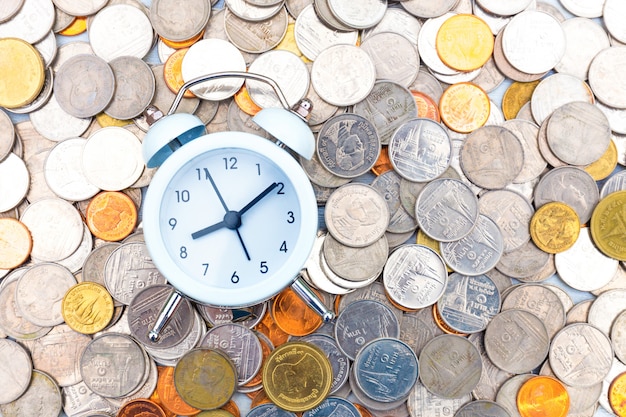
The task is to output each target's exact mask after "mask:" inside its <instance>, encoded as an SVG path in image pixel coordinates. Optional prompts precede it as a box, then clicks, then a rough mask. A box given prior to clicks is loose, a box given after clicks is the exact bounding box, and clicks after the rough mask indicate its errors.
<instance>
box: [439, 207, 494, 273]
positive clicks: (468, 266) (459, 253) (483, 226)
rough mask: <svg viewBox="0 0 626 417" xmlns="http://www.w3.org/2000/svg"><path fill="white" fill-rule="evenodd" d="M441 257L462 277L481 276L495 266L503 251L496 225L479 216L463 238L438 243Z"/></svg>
mask: <svg viewBox="0 0 626 417" xmlns="http://www.w3.org/2000/svg"><path fill="white" fill-rule="evenodd" d="M440 250H441V256H442V257H443V259H444V260H445V261H446V264H447V265H448V266H450V268H452V269H453V270H455V271H456V272H458V273H460V274H464V275H472V276H474V275H481V274H484V273H486V272H488V271H489V270H491V269H492V268H494V267H495V266H496V264H497V263H498V262H499V260H500V257H501V256H502V253H503V250H504V239H503V236H502V232H500V228H499V227H498V225H497V224H496V223H495V222H494V221H493V220H491V219H490V218H489V217H487V216H484V215H481V214H479V215H478V220H477V221H476V225H475V226H474V228H473V229H472V231H471V232H470V233H469V234H468V235H467V236H465V237H462V238H461V239H459V240H455V241H452V242H441V243H440Z"/></svg>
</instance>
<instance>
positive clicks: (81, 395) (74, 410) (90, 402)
mask: <svg viewBox="0 0 626 417" xmlns="http://www.w3.org/2000/svg"><path fill="white" fill-rule="evenodd" d="M61 395H62V398H63V411H64V412H65V414H67V415H68V416H73V415H82V414H83V413H84V414H88V415H93V416H94V417H104V416H109V415H111V414H113V413H114V412H115V410H117V407H114V406H113V404H111V403H110V402H109V401H108V400H106V399H104V398H103V397H101V396H100V395H98V394H96V393H95V392H93V391H92V390H90V389H89V387H87V384H85V383H84V382H83V381H81V382H79V383H77V384H74V385H70V386H67V387H63V390H62V392H61Z"/></svg>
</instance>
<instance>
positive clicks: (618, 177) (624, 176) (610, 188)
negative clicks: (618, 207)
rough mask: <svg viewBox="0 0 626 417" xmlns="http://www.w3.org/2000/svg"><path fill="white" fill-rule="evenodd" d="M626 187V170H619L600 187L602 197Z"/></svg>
mask: <svg viewBox="0 0 626 417" xmlns="http://www.w3.org/2000/svg"><path fill="white" fill-rule="evenodd" d="M625 189H626V171H619V172H616V173H615V174H613V175H611V176H610V177H609V178H608V179H607V180H606V182H605V183H604V184H603V185H602V188H601V189H600V199H603V198H604V197H606V196H608V195H609V194H611V193H614V192H616V191H621V190H625Z"/></svg>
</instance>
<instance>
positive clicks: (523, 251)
mask: <svg viewBox="0 0 626 417" xmlns="http://www.w3.org/2000/svg"><path fill="white" fill-rule="evenodd" d="M548 262H550V254H549V253H547V252H544V251H542V250H541V249H539V248H538V247H537V246H536V245H535V244H534V243H533V242H532V240H528V241H527V242H526V243H523V244H522V245H521V246H520V247H518V248H517V249H515V250H511V251H509V252H505V253H503V254H502V257H501V258H500V262H498V264H497V265H496V268H497V269H498V271H500V272H501V273H503V274H505V275H508V276H510V277H512V278H517V279H525V278H528V277H532V276H533V275H535V274H537V273H539V272H540V271H541V270H542V269H543V268H544V267H545V266H546V265H547V264H548Z"/></svg>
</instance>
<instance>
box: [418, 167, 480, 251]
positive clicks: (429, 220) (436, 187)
mask: <svg viewBox="0 0 626 417" xmlns="http://www.w3.org/2000/svg"><path fill="white" fill-rule="evenodd" d="M415 218H416V219H417V223H418V224H419V226H420V228H421V229H422V231H423V232H424V233H426V234H427V235H428V236H430V237H431V238H433V239H435V240H438V241H440V242H451V241H454V240H459V239H461V238H463V237H465V236H467V235H468V234H469V233H470V232H471V230H472V228H473V227H474V225H475V224H476V222H477V221H478V199H477V198H476V196H475V195H474V193H473V192H472V191H471V190H470V188H469V187H468V186H467V185H465V184H464V183H462V182H461V181H459V180H455V179H450V178H439V179H436V180H433V181H431V182H430V183H428V185H426V187H424V189H423V190H422V192H421V193H420V195H419V196H418V197H417V201H416V204H415Z"/></svg>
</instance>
